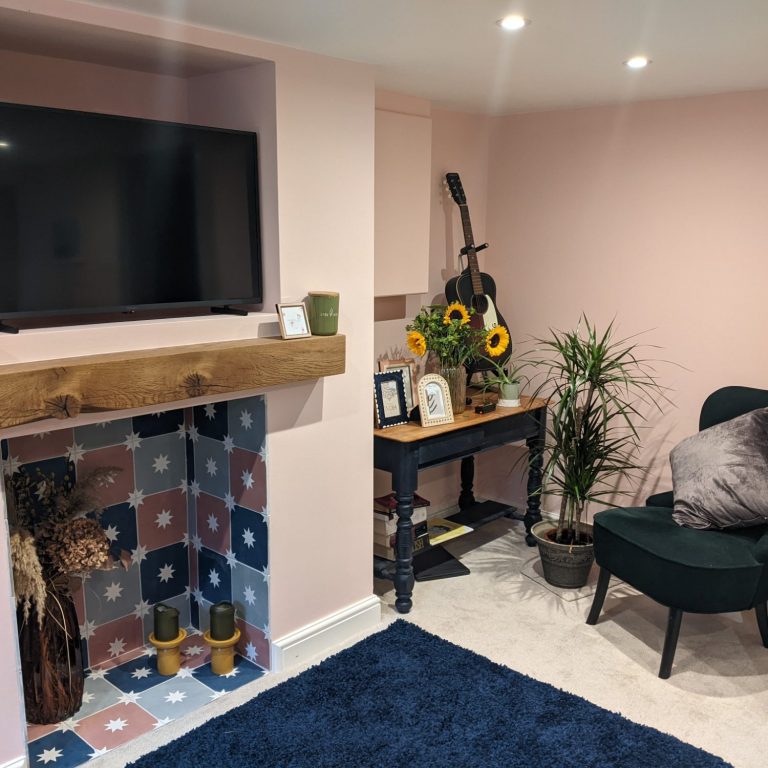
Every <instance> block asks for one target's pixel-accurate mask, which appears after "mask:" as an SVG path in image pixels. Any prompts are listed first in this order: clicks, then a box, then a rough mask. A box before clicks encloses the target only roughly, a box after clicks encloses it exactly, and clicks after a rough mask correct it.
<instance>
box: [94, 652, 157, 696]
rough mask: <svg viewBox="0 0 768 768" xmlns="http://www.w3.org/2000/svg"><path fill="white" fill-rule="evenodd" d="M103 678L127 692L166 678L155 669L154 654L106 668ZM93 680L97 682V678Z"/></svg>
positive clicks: (136, 690) (144, 687) (138, 689)
mask: <svg viewBox="0 0 768 768" xmlns="http://www.w3.org/2000/svg"><path fill="white" fill-rule="evenodd" d="M104 679H105V680H108V681H109V682H110V683H112V685H113V686H115V687H117V688H119V689H120V691H122V692H124V693H128V692H130V691H134V692H140V691H146V690H148V689H149V688H152V687H153V686H155V685H160V683H162V682H164V681H165V680H167V679H168V678H167V677H163V676H162V675H161V674H160V673H159V672H158V671H157V657H156V656H139V658H137V659H133V660H132V661H128V662H126V663H125V664H120V665H119V666H117V667H112V668H111V669H108V670H107V671H106V676H105V678H104ZM87 682H88V680H86V683H87ZM94 682H98V680H97V681H94ZM119 695H120V694H119V693H118V694H117V696H119ZM114 703H116V702H115V701H110V702H108V703H105V704H103V705H102V707H101V709H103V708H104V707H107V706H110V705H111V704H114Z"/></svg>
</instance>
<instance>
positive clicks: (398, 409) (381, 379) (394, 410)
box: [373, 371, 408, 429]
mask: <svg viewBox="0 0 768 768" xmlns="http://www.w3.org/2000/svg"><path fill="white" fill-rule="evenodd" d="M373 400H374V406H375V411H376V426H377V427H378V428H379V429H386V428H387V427H394V426H396V425H397V424H406V423H407V422H408V409H407V407H406V405H405V385H404V384H403V372H402V371H385V372H383V373H374V374H373Z"/></svg>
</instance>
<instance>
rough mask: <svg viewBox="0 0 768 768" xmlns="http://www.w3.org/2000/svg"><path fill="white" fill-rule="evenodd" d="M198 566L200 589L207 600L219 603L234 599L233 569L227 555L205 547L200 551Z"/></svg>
mask: <svg viewBox="0 0 768 768" xmlns="http://www.w3.org/2000/svg"><path fill="white" fill-rule="evenodd" d="M197 567H198V573H199V576H198V578H199V579H200V590H201V591H202V593H203V597H205V599H206V600H208V601H209V602H211V603H219V602H221V601H222V600H231V599H232V576H231V574H232V569H231V568H230V567H229V565H227V560H226V558H225V557H223V556H222V555H220V554H218V553H217V552H213V551H212V550H210V549H206V548H205V547H203V548H202V549H201V550H200V552H199V553H198V557H197ZM235 570H236V569H235Z"/></svg>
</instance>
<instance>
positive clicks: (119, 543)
mask: <svg viewBox="0 0 768 768" xmlns="http://www.w3.org/2000/svg"><path fill="white" fill-rule="evenodd" d="M101 527H102V528H103V529H104V530H105V531H106V532H107V538H108V539H109V541H110V554H111V555H112V556H113V557H115V558H118V557H119V556H120V551H121V550H126V551H127V552H132V551H133V550H134V549H136V545H137V543H138V539H137V532H136V510H134V509H132V508H131V507H130V506H129V505H128V503H127V502H126V503H124V504H113V505H112V506H109V507H107V508H106V509H105V510H104V511H103V512H102V513H101Z"/></svg>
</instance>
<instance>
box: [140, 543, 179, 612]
mask: <svg viewBox="0 0 768 768" xmlns="http://www.w3.org/2000/svg"><path fill="white" fill-rule="evenodd" d="M139 567H140V568H141V594H142V597H143V599H144V600H147V601H148V602H149V603H150V604H152V605H154V604H155V603H162V602H163V601H164V600H167V599H168V598H170V597H175V596H176V595H179V594H182V593H183V592H184V590H185V588H186V587H187V585H188V584H189V560H188V556H187V550H186V548H185V546H184V544H182V543H181V542H179V543H178V544H171V545H170V546H168V547H161V548H160V549H155V550H152V551H151V552H148V553H147V557H146V558H145V559H144V560H143V561H142V563H141V565H140V566H139Z"/></svg>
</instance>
